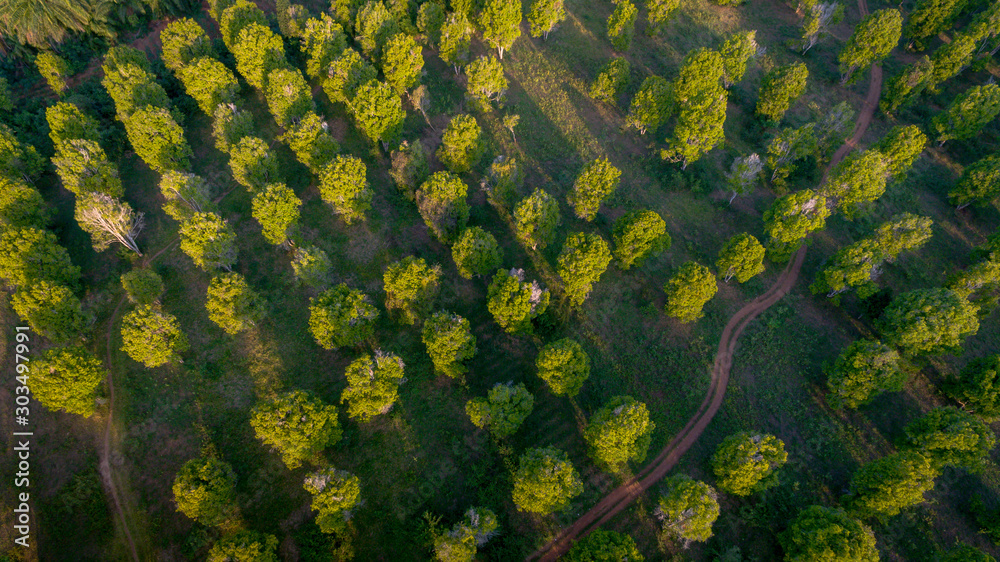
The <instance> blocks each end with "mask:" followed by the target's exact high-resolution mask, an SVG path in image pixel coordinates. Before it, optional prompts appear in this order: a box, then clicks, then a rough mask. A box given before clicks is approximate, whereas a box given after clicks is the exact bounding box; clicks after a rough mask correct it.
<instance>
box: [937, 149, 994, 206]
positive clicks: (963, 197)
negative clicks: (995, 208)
mask: <svg viewBox="0 0 1000 562" xmlns="http://www.w3.org/2000/svg"><path fill="white" fill-rule="evenodd" d="M998 196H1000V156H987V157H986V158H982V159H980V160H977V161H975V162H973V163H972V164H970V165H969V166H968V167H966V168H965V169H964V170H962V177H961V178H959V180H958V183H957V184H955V187H953V188H952V189H951V191H950V192H948V197H949V198H951V201H952V203H954V204H955V205H956V206H958V208H959V209H962V208H965V207H968V206H969V205H972V204H973V203H975V204H978V205H982V206H987V205H989V204H990V203H991V202H992V201H993V200H994V199H996V198H997V197H998Z"/></svg>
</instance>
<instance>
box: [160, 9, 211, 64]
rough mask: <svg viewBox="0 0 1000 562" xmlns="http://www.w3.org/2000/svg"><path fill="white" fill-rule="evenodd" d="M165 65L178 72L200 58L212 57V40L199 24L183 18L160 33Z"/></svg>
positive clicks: (161, 54)
mask: <svg viewBox="0 0 1000 562" xmlns="http://www.w3.org/2000/svg"><path fill="white" fill-rule="evenodd" d="M160 44H161V45H162V46H163V50H162V51H161V53H160V57H161V58H162V59H163V64H164V65H166V67H167V68H169V69H170V70H172V71H174V72H177V71H179V70H180V69H181V68H184V67H185V66H187V65H188V64H189V63H190V62H191V61H193V60H194V59H197V58H200V57H212V56H213V55H214V54H215V53H214V52H213V49H212V40H211V39H209V38H208V34H206V33H205V30H204V29H203V28H202V27H201V26H200V25H198V22H196V21H194V20H193V19H191V18H181V19H179V20H175V21H172V22H170V23H169V24H167V26H166V27H165V28H163V31H161V32H160Z"/></svg>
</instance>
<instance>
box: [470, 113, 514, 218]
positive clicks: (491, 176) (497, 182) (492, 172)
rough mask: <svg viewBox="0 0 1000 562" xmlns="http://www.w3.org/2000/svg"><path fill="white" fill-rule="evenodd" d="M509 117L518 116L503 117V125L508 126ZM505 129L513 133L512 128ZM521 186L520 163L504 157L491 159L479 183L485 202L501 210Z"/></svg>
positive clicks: (512, 158)
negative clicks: (484, 193) (484, 175)
mask: <svg viewBox="0 0 1000 562" xmlns="http://www.w3.org/2000/svg"><path fill="white" fill-rule="evenodd" d="M510 117H518V116H517V115H508V116H506V117H504V124H505V125H510V123H509V118H510ZM515 121H516V120H515ZM507 128H508V129H509V130H511V131H513V126H508V127H507ZM522 185H524V170H523V169H522V168H521V163H520V162H518V160H517V158H515V157H513V156H504V155H500V156H497V157H496V158H494V159H493V163H492V164H490V167H489V169H488V170H487V171H486V177H484V178H483V179H482V181H480V182H479V187H480V188H482V190H483V191H485V192H486V200H487V201H489V202H490V204H492V205H493V206H495V207H499V208H502V209H507V208H508V206H509V204H510V200H511V199H512V198H513V197H514V195H515V193H517V191H519V190H520V187H521V186H522Z"/></svg>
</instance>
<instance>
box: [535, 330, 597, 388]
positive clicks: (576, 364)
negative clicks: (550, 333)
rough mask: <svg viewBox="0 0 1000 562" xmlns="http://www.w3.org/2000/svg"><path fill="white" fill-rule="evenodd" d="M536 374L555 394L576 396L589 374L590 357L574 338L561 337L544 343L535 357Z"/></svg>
mask: <svg viewBox="0 0 1000 562" xmlns="http://www.w3.org/2000/svg"><path fill="white" fill-rule="evenodd" d="M535 366H536V367H537V368H538V376H539V378H541V379H542V380H543V381H545V384H547V385H549V390H550V391H552V394H555V395H556V396H563V395H566V396H569V397H570V398H572V397H574V396H576V395H577V394H578V393H579V392H580V389H581V388H582V387H583V383H584V381H586V380H587V378H588V377H589V376H590V357H589V356H588V355H587V352H586V351H584V350H583V346H581V345H580V344H579V343H577V341H576V340H572V339H569V338H563V339H561V340H556V341H554V342H550V343H548V344H546V345H545V347H543V348H542V349H541V351H539V352H538V358H537V359H535Z"/></svg>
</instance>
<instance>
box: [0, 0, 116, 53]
mask: <svg viewBox="0 0 1000 562" xmlns="http://www.w3.org/2000/svg"><path fill="white" fill-rule="evenodd" d="M96 23H97V22H92V14H91V13H90V10H89V5H88V4H77V3H74V2H69V1H67V0H46V1H44V2H42V1H27V2H17V3H6V4H5V5H4V11H3V15H2V16H0V31H2V32H3V34H4V35H5V36H9V37H10V38H12V39H14V40H16V41H17V42H18V43H21V44H28V45H31V46H33V47H37V48H46V47H50V46H51V45H53V44H58V43H61V42H62V41H63V39H64V38H65V37H66V35H67V34H72V33H80V32H84V31H88V30H89V29H90V27H91V25H93V24H96ZM98 30H100V31H105V32H110V30H109V29H107V28H103V27H100V24H97V26H96V29H94V31H98Z"/></svg>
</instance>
